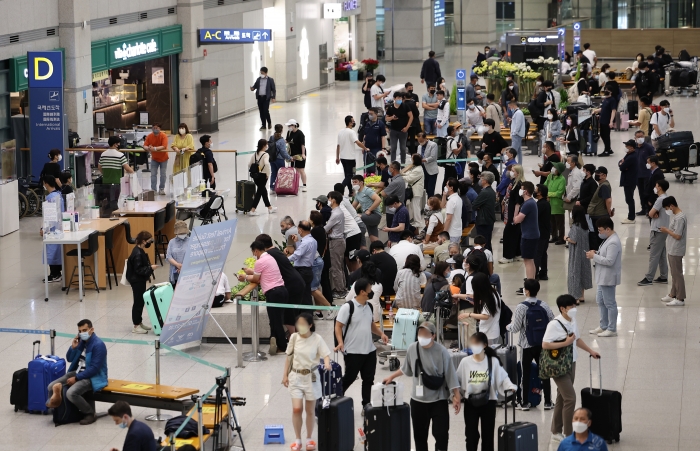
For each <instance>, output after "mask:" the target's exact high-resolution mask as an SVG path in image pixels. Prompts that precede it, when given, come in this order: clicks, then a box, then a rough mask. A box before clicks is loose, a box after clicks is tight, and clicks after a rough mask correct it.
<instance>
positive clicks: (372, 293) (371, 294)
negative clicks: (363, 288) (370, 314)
mask: <svg viewBox="0 0 700 451" xmlns="http://www.w3.org/2000/svg"><path fill="white" fill-rule="evenodd" d="M373 297H374V291H370V292H369V293H367V299H372V298H373Z"/></svg>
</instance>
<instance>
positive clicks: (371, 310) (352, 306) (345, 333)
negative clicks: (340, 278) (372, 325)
mask: <svg viewBox="0 0 700 451" xmlns="http://www.w3.org/2000/svg"><path fill="white" fill-rule="evenodd" d="M348 304H350V315H349V316H348V323H347V324H346V325H345V331H344V332H343V343H345V336H346V335H347V334H348V329H350V323H352V315H353V314H354V313H355V303H354V302H352V301H350V302H348ZM367 305H369V311H370V312H372V315H374V306H373V305H372V304H371V303H370V302H369V301H367ZM372 318H374V316H372ZM373 321H374V320H373ZM337 323H338V317H337V316H336V318H335V319H334V320H333V330H335V325H336V324H337ZM333 342H334V343H335V346H338V337H336V336H335V334H333Z"/></svg>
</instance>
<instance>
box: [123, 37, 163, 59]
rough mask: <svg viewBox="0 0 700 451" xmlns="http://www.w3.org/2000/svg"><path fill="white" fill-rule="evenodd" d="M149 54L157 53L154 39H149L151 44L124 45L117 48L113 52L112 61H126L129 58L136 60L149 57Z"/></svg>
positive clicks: (156, 44)
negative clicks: (140, 57) (144, 56)
mask: <svg viewBox="0 0 700 451" xmlns="http://www.w3.org/2000/svg"><path fill="white" fill-rule="evenodd" d="M151 53H158V43H157V42H156V41H155V39H151V42H148V43H145V44H144V43H143V42H139V43H136V44H134V45H133V46H132V45H131V44H127V43H124V44H122V46H121V47H118V48H117V49H116V50H115V51H114V59H118V60H122V61H126V60H128V59H131V58H136V57H139V56H143V55H150V54H151Z"/></svg>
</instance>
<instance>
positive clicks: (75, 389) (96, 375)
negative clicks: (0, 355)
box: [46, 319, 107, 425]
mask: <svg viewBox="0 0 700 451" xmlns="http://www.w3.org/2000/svg"><path fill="white" fill-rule="evenodd" d="M83 352H85V370H83V371H81V372H80V373H78V372H77V370H78V364H79V362H80V356H81V355H82V353H83ZM66 360H67V361H68V362H71V364H70V367H69V368H68V372H67V373H66V375H65V376H62V377H60V378H58V379H56V380H55V381H53V382H51V383H50V384H49V387H48V390H49V393H50V394H51V398H49V400H48V401H47V402H46V407H49V408H56V407H58V406H60V405H61V403H62V402H63V385H68V386H69V387H70V388H69V389H68V391H66V398H68V401H70V402H72V403H73V404H74V405H75V407H77V408H78V410H80V412H82V413H83V414H85V418H83V419H82V420H80V424H82V425H86V424H92V423H94V422H95V421H96V420H97V418H96V417H95V409H94V407H93V405H91V404H90V403H89V402H87V401H86V400H85V398H83V394H85V393H87V392H89V391H92V392H97V391H100V390H102V389H103V388H105V387H106V386H107V347H106V346H105V344H104V343H103V342H102V340H100V339H99V337H98V336H97V335H96V334H95V329H94V328H93V327H92V321H90V320H89V319H83V320H80V322H79V323H78V335H76V336H75V338H73V342H72V343H71V347H70V348H69V349H68V352H67V353H66Z"/></svg>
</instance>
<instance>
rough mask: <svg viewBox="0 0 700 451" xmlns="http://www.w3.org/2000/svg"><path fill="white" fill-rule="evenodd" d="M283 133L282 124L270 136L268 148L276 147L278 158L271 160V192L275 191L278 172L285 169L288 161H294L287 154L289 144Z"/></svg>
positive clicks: (276, 126)
mask: <svg viewBox="0 0 700 451" xmlns="http://www.w3.org/2000/svg"><path fill="white" fill-rule="evenodd" d="M282 131H284V126H283V125H282V124H275V134H274V135H272V136H270V139H269V140H268V146H270V147H273V146H274V149H273V150H274V154H275V155H276V156H277V158H275V159H274V160H273V159H270V169H271V171H272V173H271V175H270V191H272V190H274V189H275V181H276V180H277V172H278V171H279V170H280V168H283V167H284V164H285V162H286V161H292V157H291V156H289V154H288V153H287V142H286V141H285V140H284V136H282ZM268 148H269V147H268Z"/></svg>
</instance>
